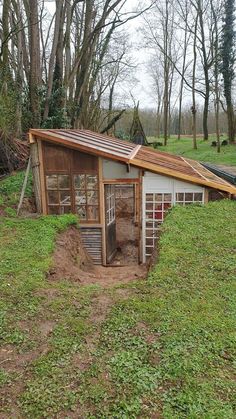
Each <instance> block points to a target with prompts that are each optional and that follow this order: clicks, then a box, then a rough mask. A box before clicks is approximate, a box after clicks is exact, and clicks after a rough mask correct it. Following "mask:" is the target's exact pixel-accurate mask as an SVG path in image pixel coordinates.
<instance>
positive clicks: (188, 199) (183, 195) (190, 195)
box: [175, 192, 203, 205]
mask: <svg viewBox="0 0 236 419" xmlns="http://www.w3.org/2000/svg"><path fill="white" fill-rule="evenodd" d="M175 203H176V204H177V205H189V204H193V203H195V204H202V203H203V193H202V192H177V193H176V194H175Z"/></svg>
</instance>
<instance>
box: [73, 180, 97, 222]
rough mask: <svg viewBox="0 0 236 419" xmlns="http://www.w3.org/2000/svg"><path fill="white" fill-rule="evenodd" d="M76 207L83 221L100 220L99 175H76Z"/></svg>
mask: <svg viewBox="0 0 236 419" xmlns="http://www.w3.org/2000/svg"><path fill="white" fill-rule="evenodd" d="M74 191H75V209H76V212H77V214H78V215H79V217H80V219H81V220H82V221H85V220H86V221H98V219H99V211H98V177H97V175H89V174H77V175H74Z"/></svg>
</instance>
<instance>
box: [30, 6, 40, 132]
mask: <svg viewBox="0 0 236 419" xmlns="http://www.w3.org/2000/svg"><path fill="white" fill-rule="evenodd" d="M38 21H39V16H38V1H37V0H30V2H29V51H30V75H29V92H30V110H31V113H32V124H31V125H32V127H33V128H39V127H40V123H41V114H40V97H39V89H40V85H41V80H42V79H41V71H40V69H41V66H40V65H41V63H40V41H39V39H40V38H39V22H38Z"/></svg>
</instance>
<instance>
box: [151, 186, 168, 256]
mask: <svg viewBox="0 0 236 419" xmlns="http://www.w3.org/2000/svg"><path fill="white" fill-rule="evenodd" d="M145 205H146V208H145V235H146V242H145V253H146V256H147V257H149V256H151V255H152V252H153V249H154V247H155V244H156V239H157V238H158V235H159V231H160V226H161V224H162V223H163V221H164V218H165V215H166V214H167V211H168V210H169V208H171V206H172V194H171V193H147V194H146V202H145Z"/></svg>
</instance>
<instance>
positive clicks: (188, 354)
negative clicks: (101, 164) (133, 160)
mask: <svg viewBox="0 0 236 419" xmlns="http://www.w3.org/2000/svg"><path fill="white" fill-rule="evenodd" d="M235 209H236V204H235V202H232V201H222V202H217V203H210V204H208V205H207V206H206V207H194V206H191V207H190V206H189V207H186V208H183V207H181V208H175V209H174V210H172V212H171V213H170V215H169V216H168V217H167V219H166V221H165V224H164V228H163V234H162V237H161V243H160V255H159V260H158V263H157V265H156V267H155V268H154V269H153V270H152V272H151V273H150V274H149V277H148V280H144V281H137V282H131V283H129V284H126V285H123V286H114V287H110V288H105V289H103V288H101V287H100V286H99V284H98V285H93V286H83V287H82V286H80V285H79V284H78V283H72V282H69V281H65V280H63V278H62V279H61V281H57V282H53V281H50V280H47V279H46V278H45V272H46V271H47V270H48V267H49V266H50V264H51V252H52V250H53V246H54V240H55V235H56V234H57V232H58V231H61V230H62V229H64V228H66V226H68V225H70V224H71V223H76V219H75V217H73V216H63V217H59V218H56V217H42V218H40V219H37V220H14V219H11V220H9V219H5V218H1V222H0V236H1V246H0V295H1V300H0V304H1V306H0V307H1V317H0V319H1V320H0V327H1V331H0V336H1V341H0V342H1V347H0V354H1V356H2V358H1V361H0V362H1V364H0V383H1V384H0V392H1V401H2V403H1V407H0V412H1V413H0V415H2V416H3V417H19V418H32V419H35V418H42V417H63V418H64V417H71V415H74V417H83V418H127V419H128V418H138V417H143V418H149V417H164V418H171V419H172V418H219V419H221V418H226V419H231V418H232V419H233V418H234V417H235V411H234V408H235V371H234V370H233V366H234V364H233V363H234V359H235V348H236V339H235V333H234V332H235V306H236V298H235V296H236V295H235V294H236V292H235V291H236V289H235V276H236V272H235V266H236V217H235ZM4 360H5V361H4ZM4 415H5V416H4Z"/></svg>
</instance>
